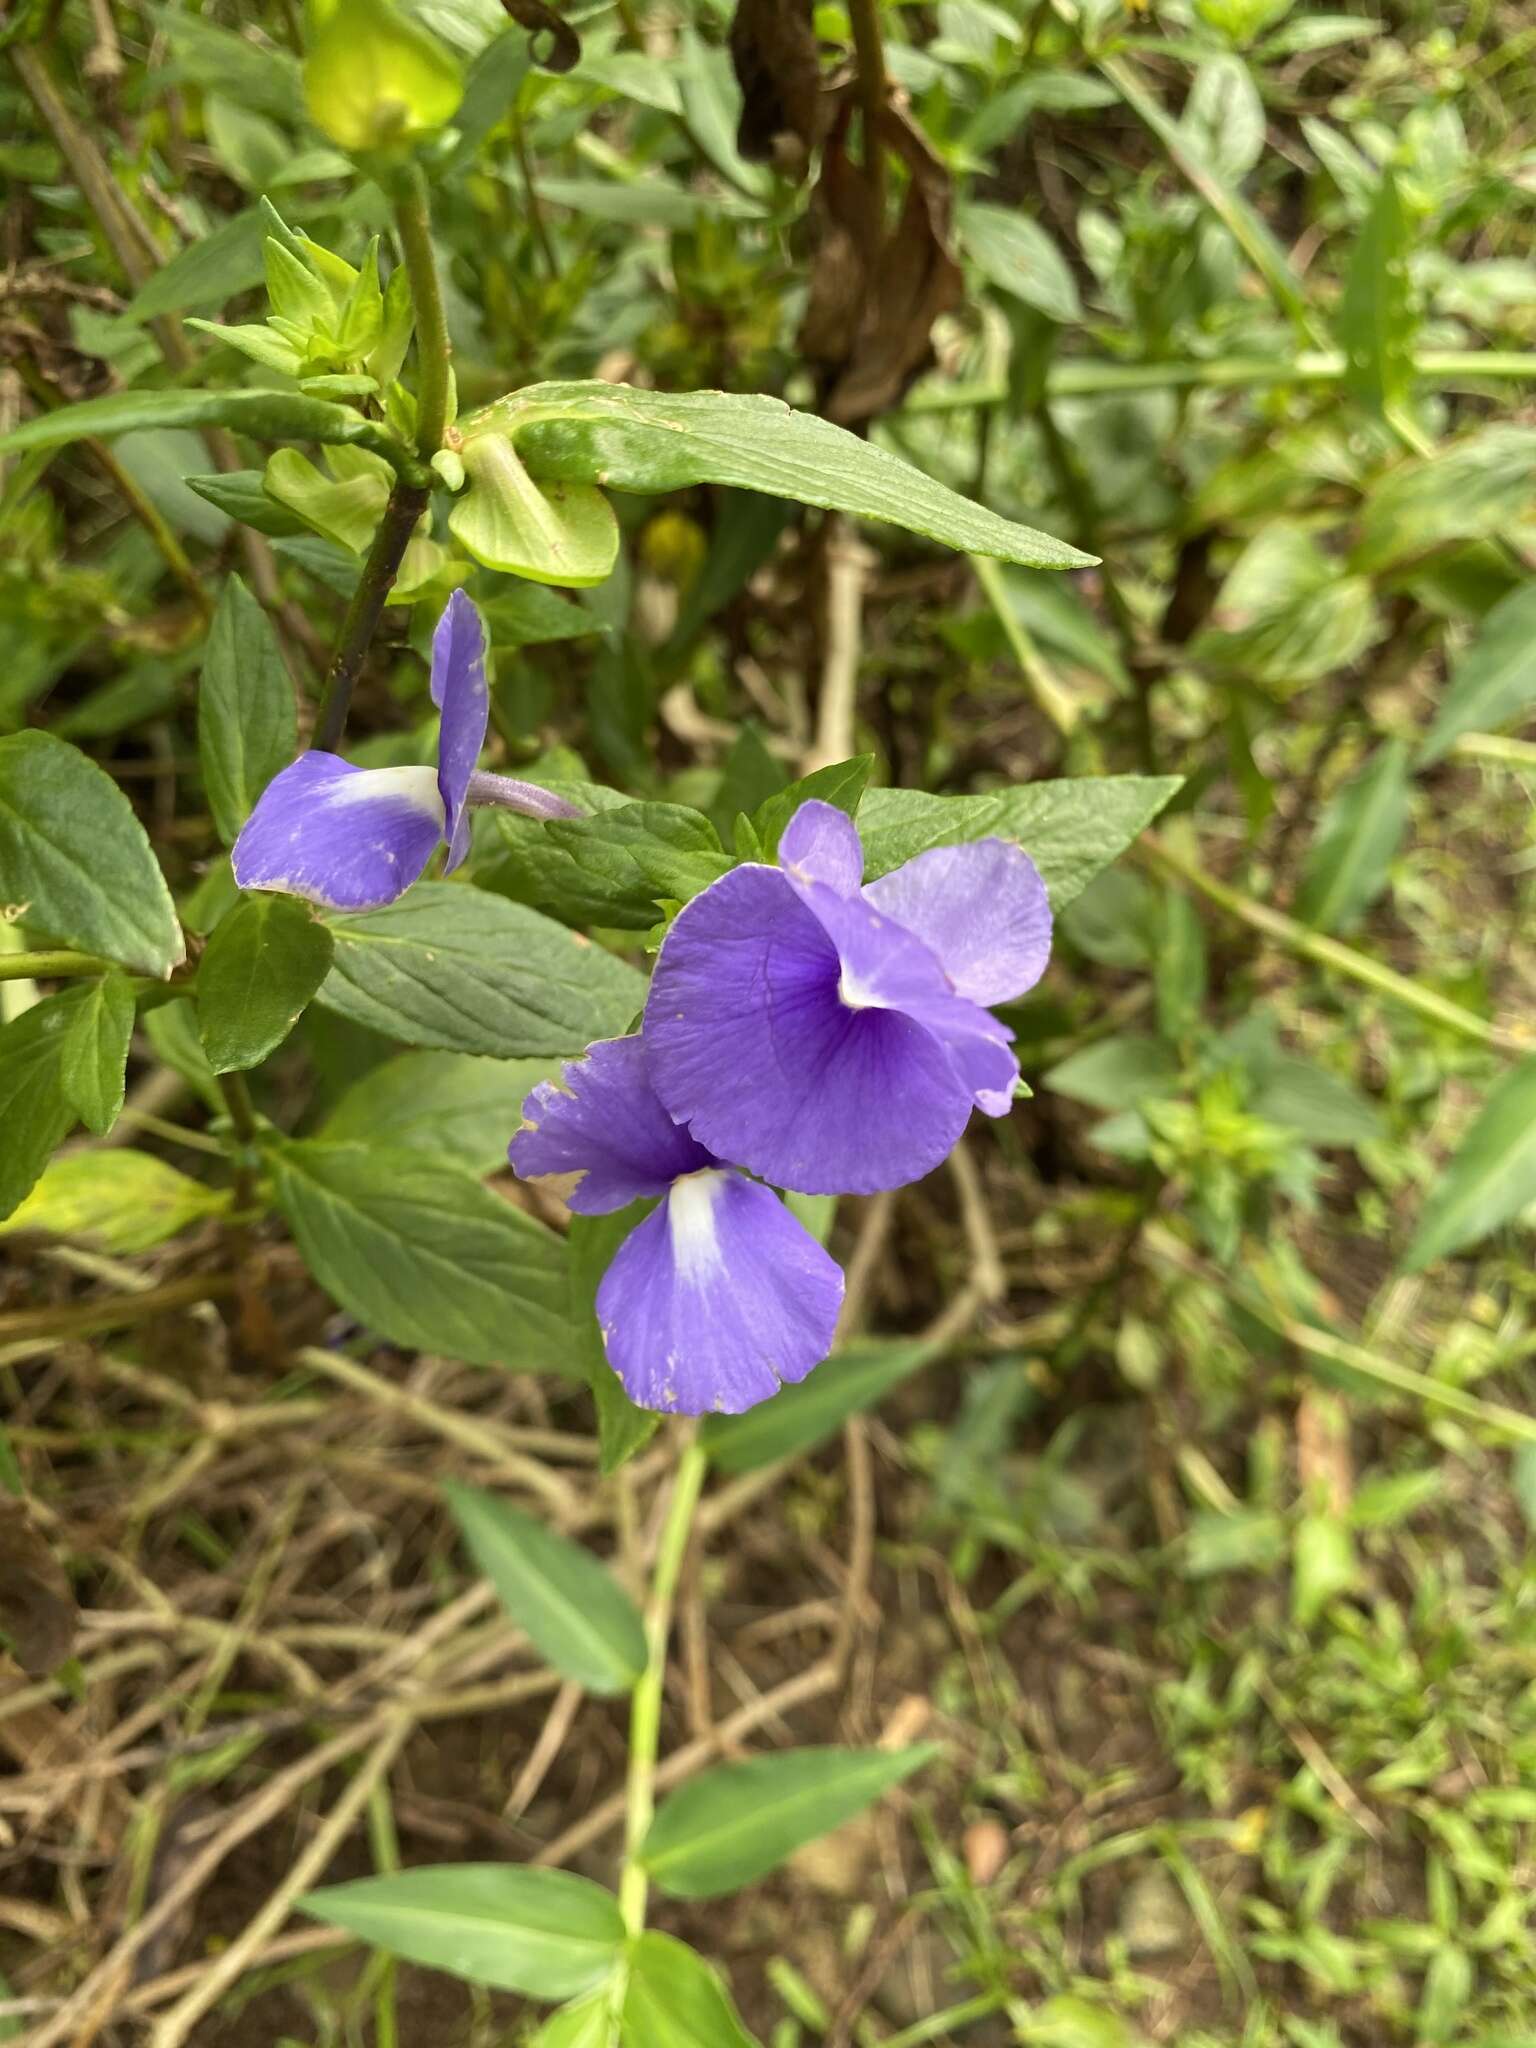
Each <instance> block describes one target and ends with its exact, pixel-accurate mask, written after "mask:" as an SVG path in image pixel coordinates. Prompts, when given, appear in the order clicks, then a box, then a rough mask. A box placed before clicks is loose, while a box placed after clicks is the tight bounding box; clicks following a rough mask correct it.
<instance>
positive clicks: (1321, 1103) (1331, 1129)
mask: <svg viewBox="0 0 1536 2048" xmlns="http://www.w3.org/2000/svg"><path fill="white" fill-rule="evenodd" d="M1251 1107H1252V1109H1253V1113H1254V1115H1255V1116H1261V1117H1263V1119H1264V1121H1265V1122H1266V1123H1271V1124H1279V1125H1281V1126H1282V1127H1283V1128H1284V1129H1286V1130H1290V1131H1294V1132H1295V1133H1296V1135H1297V1136H1298V1137H1300V1138H1305V1139H1306V1141H1307V1142H1308V1144H1310V1145H1322V1146H1328V1147H1332V1146H1338V1145H1363V1144H1369V1143H1371V1142H1372V1141H1373V1140H1375V1139H1377V1138H1380V1137H1382V1136H1383V1135H1384V1133H1385V1128H1386V1126H1385V1124H1384V1122H1383V1119H1382V1115H1381V1111H1380V1110H1379V1109H1378V1108H1377V1107H1376V1105H1375V1103H1374V1102H1369V1101H1367V1099H1366V1098H1365V1096H1363V1095H1362V1094H1361V1093H1360V1091H1359V1090H1358V1089H1357V1088H1351V1086H1350V1085H1349V1083H1348V1082H1347V1081H1343V1080H1340V1078H1339V1076H1338V1075H1337V1074H1331V1073H1329V1071H1328V1069H1327V1068H1326V1067H1319V1066H1315V1065H1314V1064H1313V1062H1312V1061H1311V1060H1304V1059H1295V1058H1292V1057H1289V1056H1285V1057H1282V1058H1280V1059H1277V1060H1276V1061H1275V1062H1274V1064H1273V1065H1272V1066H1271V1067H1269V1069H1268V1070H1267V1072H1266V1073H1265V1075H1264V1083H1263V1086H1262V1087H1261V1088H1260V1090H1259V1092H1258V1094H1257V1095H1256V1096H1255V1097H1254V1100H1253V1103H1252V1105H1251Z"/></svg>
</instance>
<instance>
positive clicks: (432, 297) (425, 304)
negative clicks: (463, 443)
mask: <svg viewBox="0 0 1536 2048" xmlns="http://www.w3.org/2000/svg"><path fill="white" fill-rule="evenodd" d="M395 228H396V231H397V232H398V234H399V236H400V247H401V250H402V251H403V253H404V256H405V270H406V276H407V277H408V279H409V280H410V286H411V305H412V307H413V309H414V311H415V314H416V448H417V452H418V453H419V454H420V456H421V458H422V460H423V461H424V462H430V461H431V460H432V457H433V456H434V455H435V454H436V453H437V451H438V449H439V448H441V447H442V445H443V432H444V429H445V428H446V427H447V425H448V394H449V389H450V384H449V370H448V359H449V356H450V355H451V354H452V345H451V343H450V342H449V340H448V320H447V316H446V315H445V313H444V312H443V293H442V286H441V284H440V283H439V281H438V275H437V254H436V251H435V250H434V249H433V247H432V214H431V210H430V207H429V205H428V201H427V180H426V174H425V172H424V171H423V170H422V168H421V165H420V164H418V163H415V162H413V163H412V164H411V165H410V167H409V169H408V170H407V171H406V172H405V174H404V176H403V177H402V179H401V182H400V187H399V190H398V192H397V194H396V196H395Z"/></svg>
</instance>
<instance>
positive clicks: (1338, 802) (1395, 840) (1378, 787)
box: [1296, 740, 1411, 932]
mask: <svg viewBox="0 0 1536 2048" xmlns="http://www.w3.org/2000/svg"><path fill="white" fill-rule="evenodd" d="M1410 793H1411V784H1410V781H1409V775H1408V748H1407V744H1406V742H1404V741H1403V740H1388V741H1387V742H1386V744H1385V745H1384V746H1383V747H1381V748H1380V749H1379V750H1378V752H1377V753H1376V754H1375V755H1374V756H1373V758H1372V759H1371V761H1370V762H1369V764H1368V765H1367V766H1366V767H1365V768H1364V769H1362V771H1361V772H1360V774H1359V775H1357V776H1356V778H1355V780H1354V781H1353V782H1352V783H1350V785H1349V787H1348V788H1347V789H1346V790H1344V791H1342V792H1341V794H1340V795H1339V796H1337V797H1335V799H1334V800H1333V802H1332V803H1331V804H1330V805H1329V807H1328V810H1327V812H1326V814H1325V816H1324V819H1323V823H1322V827H1321V829H1320V830H1319V832H1318V836H1317V838H1316V839H1315V840H1314V841H1313V844H1312V846H1311V849H1310V850H1309V852H1308V854H1307V860H1306V866H1305V868H1304V869H1303V872H1302V880H1301V887H1300V889H1299V890H1298V891H1297V895H1296V915H1297V916H1298V917H1299V918H1301V919H1302V921H1303V922H1304V923H1306V924H1310V925H1312V926H1314V927H1315V928H1316V929H1317V930H1318V931H1323V932H1333V931H1338V930H1339V929H1340V928H1341V927H1343V926H1344V925H1347V924H1349V923H1351V922H1352V921H1353V920H1354V919H1355V918H1357V917H1359V916H1360V915H1361V914H1362V912H1364V911H1365V910H1367V909H1369V907H1370V905H1371V904H1372V903H1374V902H1375V900H1376V898H1377V897H1378V896H1379V895H1380V894H1381V892H1382V890H1383V889H1384V888H1385V887H1386V882H1387V871H1388V869H1389V868H1390V867H1391V865H1392V862H1393V860H1394V859H1395V858H1396V855H1397V849H1398V847H1399V846H1400V845H1401V844H1402V838H1403V834H1404V832H1405V831H1406V830H1407V829H1408V799H1409V796H1410Z"/></svg>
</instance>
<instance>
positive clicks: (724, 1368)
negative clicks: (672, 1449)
mask: <svg viewBox="0 0 1536 2048" xmlns="http://www.w3.org/2000/svg"><path fill="white" fill-rule="evenodd" d="M842 1303H843V1274H842V1269H841V1268H840V1267H839V1266H838V1264H837V1262H836V1260H835V1259H833V1258H831V1257H830V1256H829V1255H828V1254H827V1253H826V1252H825V1251H823V1250H822V1248H821V1246H820V1245H819V1244H817V1242H816V1240H815V1239H814V1238H813V1237H812V1236H811V1235H810V1233H809V1232H808V1231H807V1230H806V1229H805V1228H804V1227H803V1226H802V1225H801V1224H800V1223H798V1222H797V1221H796V1220H795V1218H794V1217H793V1216H791V1215H790V1213H789V1211H788V1210H787V1209H786V1208H785V1207H784V1205H783V1203H782V1202H780V1200H779V1198H778V1197H777V1195H775V1194H774V1193H773V1192H772V1191H771V1190H770V1189H768V1188H765V1187H760V1186H758V1185H757V1184H756V1183H755V1182H753V1181H749V1180H745V1179H743V1177H742V1176H741V1175H740V1174H739V1173H736V1172H734V1171H733V1170H732V1169H731V1168H730V1167H718V1166H717V1167H711V1168H706V1169H704V1170H703V1171H702V1172H697V1173H691V1174H688V1175H685V1176H684V1177H683V1178H682V1179H681V1180H679V1181H677V1182H676V1183H675V1184H674V1185H673V1187H672V1189H671V1191H670V1192H669V1194H668V1196H667V1199H666V1200H665V1202H663V1203H662V1205H661V1207H660V1208H659V1209H657V1210H656V1211H655V1212H654V1214H652V1215H650V1216H648V1217H647V1218H646V1219H645V1221H644V1222H643V1223H641V1224H638V1225H637V1226H636V1228H635V1229H634V1230H632V1231H631V1232H630V1234H629V1236H628V1237H627V1238H625V1240H624V1242H623V1244H621V1245H620V1246H619V1249H618V1251H617V1252H616V1253H615V1255H614V1258H613V1262H612V1264H611V1265H610V1266H609V1268H608V1271H607V1272H606V1273H605V1274H604V1276H603V1280H602V1284H601V1285H600V1286H599V1288H598V1290H597V1317H598V1322H599V1324H600V1326H601V1328H602V1333H603V1345H604V1348H605V1350H606V1352H607V1354H608V1362H609V1364H610V1365H612V1367H613V1369H614V1371H615V1372H616V1373H617V1374H618V1376H619V1378H620V1379H621V1380H622V1381H623V1383H624V1387H625V1391H626V1392H627V1393H628V1395H629V1397H630V1399H631V1400H632V1401H634V1402H636V1403H637V1404H638V1405H639V1406H640V1407H642V1408H654V1409H659V1410H661V1411H663V1412H664V1413H668V1414H678V1415H710V1414H720V1415H739V1414H740V1413H741V1411H742V1410H743V1409H744V1408H753V1407H755V1406H756V1405H757V1403H758V1402H759V1401H766V1400H767V1399H768V1398H769V1397H770V1396H771V1395H773V1394H776V1393H777V1392H778V1390H779V1388H780V1386H781V1385H783V1384H784V1383H785V1382H791V1381H796V1380H803V1379H804V1378H805V1376H806V1374H807V1373H808V1372H810V1371H811V1369H812V1367H813V1366H816V1365H819V1364H820V1363H821V1361H822V1360H823V1359H824V1358H825V1357H826V1356H827V1353H828V1352H829V1351H830V1350H831V1349H832V1339H833V1336H834V1333H835V1332H836V1329H837V1318H838V1314H839V1311H840V1310H841V1308H842Z"/></svg>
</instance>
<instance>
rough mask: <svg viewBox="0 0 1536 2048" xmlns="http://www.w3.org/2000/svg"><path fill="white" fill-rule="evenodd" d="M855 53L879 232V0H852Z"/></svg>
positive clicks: (867, 173) (883, 86)
mask: <svg viewBox="0 0 1536 2048" xmlns="http://www.w3.org/2000/svg"><path fill="white" fill-rule="evenodd" d="M848 18H849V21H850V23H851V25H852V28H853V48H854V55H855V57H856V58H857V60H858V67H859V111H860V113H861V115H862V116H863V121H864V145H863V146H864V182H865V184H866V185H868V187H869V197H870V211H871V213H872V215H873V217H874V220H875V224H876V232H877V233H879V232H882V231H883V229H884V224H885V148H884V144H883V142H882V140H881V135H880V130H881V126H882V124H883V122H884V118H885V103H886V94H887V90H888V87H887V83H886V75H885V41H884V38H883V37H882V35H881V33H880V0H849V5H848Z"/></svg>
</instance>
